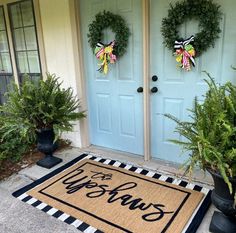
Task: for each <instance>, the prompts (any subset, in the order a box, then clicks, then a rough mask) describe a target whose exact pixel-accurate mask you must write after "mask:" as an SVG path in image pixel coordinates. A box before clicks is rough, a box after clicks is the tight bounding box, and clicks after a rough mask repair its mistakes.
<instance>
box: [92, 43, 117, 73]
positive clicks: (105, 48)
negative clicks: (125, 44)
mask: <svg viewBox="0 0 236 233" xmlns="http://www.w3.org/2000/svg"><path fill="white" fill-rule="evenodd" d="M114 45H115V41H112V42H111V43H110V44H108V45H104V44H103V43H100V42H99V43H97V45H96V48H95V51H94V52H95V55H96V58H97V59H99V60H100V61H101V63H100V64H98V65H99V66H100V68H99V71H101V72H103V73H104V74H107V72H108V64H110V63H111V64H114V63H115V62H116V55H114V54H113V53H112V52H113V48H114Z"/></svg>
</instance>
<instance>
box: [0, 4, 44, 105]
mask: <svg viewBox="0 0 236 233" xmlns="http://www.w3.org/2000/svg"><path fill="white" fill-rule="evenodd" d="M4 7H5V8H4ZM4 9H7V10H8V16H7V17H8V18H7V19H8V22H9V24H8V25H7V24H6V15H7V14H4ZM7 32H8V33H9V32H10V33H9V35H10V37H11V40H10V41H12V43H9V40H8V37H7ZM10 48H11V49H10ZM10 51H14V52H13V54H12V56H11V52H10ZM11 58H14V59H11ZM12 66H14V67H15V69H13V68H12ZM13 70H16V74H15V73H14V72H13ZM24 74H28V75H29V76H30V77H31V79H32V80H33V81H35V82H37V81H38V80H39V79H40V78H41V64H40V56H39V47H38V39H37V31H36V23H35V15H34V6H33V1H32V0H23V1H15V2H12V3H9V4H7V5H6V6H0V104H1V103H3V102H4V101H5V99H4V93H5V92H6V91H7V86H8V85H9V83H10V82H11V81H14V78H13V77H14V76H15V77H16V78H17V80H18V83H22V81H23V77H24Z"/></svg>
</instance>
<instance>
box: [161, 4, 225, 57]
mask: <svg viewBox="0 0 236 233" xmlns="http://www.w3.org/2000/svg"><path fill="white" fill-rule="evenodd" d="M221 18H222V12H221V11H220V5H218V4H216V3H213V1H212V0H194V1H193V0H183V1H179V2H177V3H176V4H175V5H174V6H173V5H172V4H170V9H169V10H168V17H166V18H163V20H162V27H161V32H162V35H163V37H164V42H163V43H164V44H165V46H166V47H167V48H169V49H170V50H172V51H173V52H174V43H175V41H176V40H183V38H181V37H180V35H179V31H178V28H179V26H180V25H181V24H182V23H184V22H186V21H188V20H192V19H197V20H199V28H200V29H201V31H200V32H198V33H196V34H195V35H194V43H193V46H194V48H195V49H196V56H200V55H201V54H202V53H203V52H205V51H206V50H207V49H208V48H209V47H210V46H212V47H214V45H215V40H216V39H217V38H219V33H220V32H221V29H220V25H219V24H220V20H221Z"/></svg>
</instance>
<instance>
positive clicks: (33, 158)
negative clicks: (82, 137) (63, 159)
mask: <svg viewBox="0 0 236 233" xmlns="http://www.w3.org/2000/svg"><path fill="white" fill-rule="evenodd" d="M69 147H70V143H69V142H68V141H64V140H62V141H60V142H59V148H58V149H57V151H61V150H64V149H66V148H69ZM43 157H44V154H42V153H41V152H39V151H37V149H36V148H33V149H31V150H30V151H29V152H27V153H26V154H24V155H23V156H22V157H21V158H20V160H19V161H13V160H4V161H1V162H0V181H1V180H3V179H5V178H7V177H9V176H11V175H12V174H14V173H17V172H19V171H20V170H22V169H23V168H26V167H29V166H32V165H34V164H36V162H37V161H38V160H40V159H42V158H43Z"/></svg>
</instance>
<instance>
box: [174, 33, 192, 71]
mask: <svg viewBox="0 0 236 233" xmlns="http://www.w3.org/2000/svg"><path fill="white" fill-rule="evenodd" d="M192 41H194V36H190V37H189V38H188V39H186V40H183V41H175V45H174V48H175V49H176V51H175V53H174V55H175V56H176V61H177V62H180V63H181V65H180V66H181V67H182V68H183V69H184V70H187V71H190V70H191V64H192V65H193V66H195V60H194V57H195V54H196V52H195V49H194V47H193V46H192V45H191V44H190V43H191V42H192Z"/></svg>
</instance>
